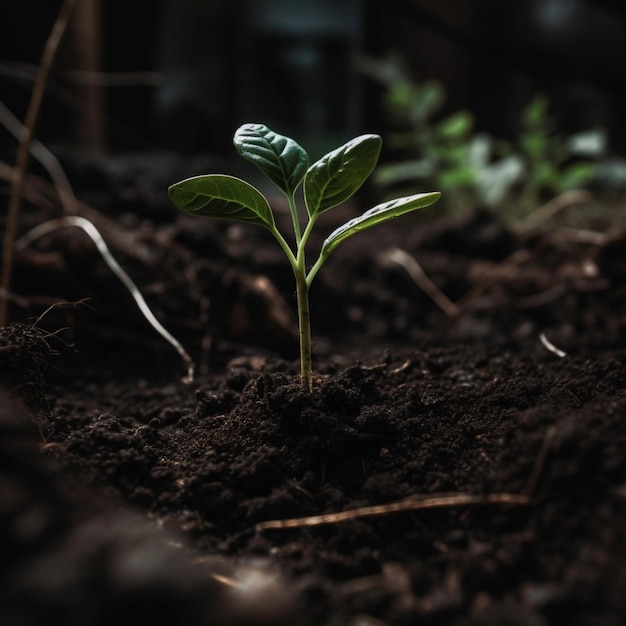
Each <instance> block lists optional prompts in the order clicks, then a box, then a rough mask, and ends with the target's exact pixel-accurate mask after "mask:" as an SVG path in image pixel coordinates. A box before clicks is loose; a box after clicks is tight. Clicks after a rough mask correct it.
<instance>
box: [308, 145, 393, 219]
mask: <svg viewBox="0 0 626 626" xmlns="http://www.w3.org/2000/svg"><path fill="white" fill-rule="evenodd" d="M381 145H382V140H381V138H380V137H379V136H378V135H361V136H360V137H355V138H354V139H352V140H351V141H348V143H346V144H344V145H343V146H341V147H340V148H337V149H336V150H333V151H332V152H329V153H328V154H327V155H326V156H323V157H322V158H321V159H320V160H319V161H317V162H315V163H313V165H311V167H310V168H309V170H308V171H307V173H306V176H305V177H304V198H305V201H306V206H307V210H308V212H309V216H310V217H316V216H317V215H319V214H320V213H322V212H323V211H327V210H328V209H332V208H333V207H335V206H337V205H338V204H341V203H342V202H344V201H345V200H347V199H348V198H349V197H350V196H351V195H352V194H354V193H355V192H356V190H357V189H358V188H359V187H360V186H361V185H362V184H363V183H364V182H365V179H366V178H367V177H368V176H369V175H370V174H371V173H372V170H373V169H374V167H375V166H376V162H377V161H378V156H379V155H380V148H381Z"/></svg>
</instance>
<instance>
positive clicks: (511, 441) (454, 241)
mask: <svg viewBox="0 0 626 626" xmlns="http://www.w3.org/2000/svg"><path fill="white" fill-rule="evenodd" d="M64 166H65V168H66V171H67V174H68V178H69V180H70V181H71V182H72V183H73V184H74V186H75V191H76V195H77V197H78V199H79V202H75V203H73V204H72V207H71V211H72V212H73V213H77V214H79V215H82V216H84V217H87V218H88V219H90V220H91V221H92V223H93V224H94V225H95V226H96V227H97V228H98V230H99V231H100V232H101V234H102V236H103V237H104V239H105V240H106V242H107V244H108V245H109V247H110V249H111V252H112V253H113V255H114V256H115V258H116V259H117V260H118V261H119V263H120V264H121V265H122V266H123V267H124V268H125V270H126V271H127V272H128V273H129V274H130V275H131V276H132V279H133V280H134V281H135V282H136V284H137V286H138V287H139V289H140V290H141V292H142V294H143V296H144V297H145V299H146V301H147V302H148V304H149V306H150V307H151V309H152V311H153V313H154V315H155V316H156V317H157V318H158V319H159V321H160V322H161V323H162V324H163V325H164V326H165V327H166V328H167V330H168V331H169V332H170V333H171V334H172V335H173V336H174V337H176V339H177V340H178V341H179V342H180V344H181V345H182V346H183V347H184V349H185V350H187V351H188V352H189V354H190V355H191V356H192V358H193V360H194V362H195V363H196V365H197V371H196V376H195V380H194V381H193V382H192V383H191V384H188V383H185V382H183V381H182V380H181V378H182V377H183V376H184V374H185V371H186V366H185V364H184V362H183V361H182V359H181V358H180V356H179V354H178V353H177V351H176V350H175V349H174V348H173V347H172V346H171V345H170V344H169V343H167V342H166V341H165V340H164V339H163V338H162V337H161V336H160V335H159V334H158V333H157V332H155V330H154V328H152V327H151V326H150V325H149V324H148V322H147V321H146V319H145V318H144V317H143V315H142V314H141V312H140V311H139V310H138V308H137V307H136V306H135V302H134V301H133V299H132V297H131V295H130V294H129V293H128V291H127V290H126V289H125V287H124V286H123V285H122V284H121V283H120V281H119V280H118V279H117V278H116V277H115V276H114V275H113V274H112V272H111V271H110V269H109V268H108V267H107V265H106V264H105V263H104V262H103V260H102V258H101V257H100V255H99V254H98V252H97V250H96V248H95V246H94V244H93V242H92V241H90V239H89V238H88V237H87V236H86V235H85V233H84V232H82V231H81V230H79V229H77V228H71V227H70V228H63V229H56V230H52V231H51V232H50V233H49V234H46V235H45V236H43V237H41V238H39V239H37V240H36V241H34V242H33V243H32V244H30V245H28V246H27V247H25V248H24V249H23V250H21V251H20V252H19V253H18V255H17V257H16V267H15V276H14V281H13V292H14V296H15V297H14V299H13V301H12V306H11V311H12V316H13V319H14V320H15V322H14V323H13V324H12V325H10V326H8V327H6V328H4V329H2V330H1V331H0V374H1V382H2V386H3V387H4V392H3V397H2V398H0V471H1V473H0V523H1V527H2V529H3V532H2V533H1V535H0V545H1V548H0V549H1V552H2V554H3V558H2V569H1V572H0V576H1V578H0V584H1V591H0V594H1V596H2V597H1V598H0V606H1V607H2V608H1V609H0V611H1V612H2V614H3V615H2V619H1V622H2V624H3V626H30V625H38V624H42V625H43V624H46V625H50V624H63V625H72V624H80V625H82V624H89V625H90V626H93V625H96V626H97V625H99V624H102V625H104V624H111V623H117V624H118V625H124V624H135V623H136V622H137V620H138V619H140V620H141V623H145V624H153V625H154V624H191V625H195V624H198V625H206V624H216V625H224V626H231V625H232V626H235V625H239V626H243V625H246V626H256V625H261V624H267V625H269V624H271V625H274V626H280V625H282V624H284V625H288V624H289V625H291V626H300V625H301V626H307V625H308V626H313V625H318V624H319V625H324V626H340V625H341V626H346V625H351V626H386V625H389V626H404V625H409V624H428V625H444V624H445V625H446V626H466V625H476V626H495V625H507V626H508V625H511V626H513V625H515V626H548V625H555V626H556V625H561V624H568V625H572V626H622V625H623V624H624V623H626V392H625V389H624V387H625V381H626V286H625V281H624V279H625V278H626V261H625V258H626V257H625V256H624V252H625V251H626V239H625V238H624V236H623V232H620V231H619V230H617V229H612V228H609V229H607V227H606V223H604V222H598V223H595V224H594V223H593V222H592V221H590V220H589V219H586V220H585V222H584V223H583V222H581V221H580V220H581V219H582V218H581V217H580V216H579V215H577V214H576V213H575V212H570V213H568V214H564V215H563V217H562V221H561V225H560V226H554V225H551V224H549V223H547V222H544V223H541V224H540V225H539V227H538V228H534V229H530V230H526V231H522V230H521V229H520V228H517V227H514V225H507V224H505V222H504V221H502V220H500V219H498V217H497V216H494V215H493V214H491V213H486V212H482V211H476V210H468V212H467V213H465V214H464V215H461V216H452V217H450V216H440V215H438V214H437V205H434V206H433V207H431V208H429V209H426V210H425V211H424V212H422V214H420V215H416V216H405V217H404V218H400V219H398V220H396V221H394V222H392V223H389V224H387V225H384V226H379V227H377V228H376V229H372V230H370V231H366V232H363V233H361V234H359V235H358V236H356V237H355V238H354V239H353V240H351V241H348V242H346V243H345V244H343V245H342V246H341V247H340V248H339V249H338V250H337V251H336V252H335V253H334V254H333V256H331V258H330V259H329V261H328V262H327V264H326V265H325V266H324V268H323V269H322V270H321V272H320V273H319V275H318V277H317V278H316V282H315V283H314V285H313V288H312V292H311V299H312V312H311V314H312V327H313V335H314V342H315V346H314V368H315V375H316V378H315V386H314V390H313V392H312V393H308V392H307V391H305V390H303V389H302V387H301V385H300V383H299V380H298V363H297V328H296V321H295V320H296V317H295V308H294V307H295V304H294V297H293V295H294V284H293V277H292V276H291V275H290V270H289V268H288V266H287V265H286V262H285V261H284V259H283V257H282V252H281V250H280V249H279V248H278V247H277V245H276V244H275V242H274V241H273V240H272V239H271V236H270V235H269V233H266V232H265V231H264V230H263V229H261V228H258V227H254V226H248V225H245V224H241V225H240V224H235V223H227V222H212V221H208V220H194V219H192V218H188V217H186V216H183V215H180V214H179V213H178V212H177V211H176V209H175V208H174V207H173V206H172V205H171V204H170V202H169V199H168V197H167V193H166V188H167V186H168V184H171V183H173V182H175V181H177V180H180V179H181V178H184V177H187V176H191V175H194V174H197V173H206V172H210V171H223V170H224V166H223V164H220V163H217V162H216V160H215V159H212V158H206V159H203V158H196V159H194V160H191V159H189V160H181V159H176V158H173V157H171V155H165V154H161V155H160V154H155V155H148V156H142V155H129V156H128V157H119V158H116V159H114V160H107V161H105V160H98V159H93V158H80V159H75V158H71V155H68V156H67V157H66V158H65V159H64ZM373 195H374V194H373V192H372V191H371V190H370V191H368V192H364V193H363V194H361V196H359V197H358V198H357V199H356V200H354V202H353V203H352V204H351V205H349V206H347V207H344V208H340V209H336V210H335V211H331V212H329V213H328V214H327V216H328V217H327V218H326V220H325V221H323V222H322V221H321V222H320V226H319V230H320V231H321V232H320V235H319V237H318V238H316V239H315V241H313V242H312V249H314V248H315V247H316V246H319V245H320V243H321V241H322V239H323V237H324V236H325V235H326V234H327V233H328V232H330V230H331V229H332V228H333V227H336V226H337V225H339V224H340V223H342V222H343V221H345V220H346V219H347V218H348V217H350V216H353V215H355V214H357V213H358V212H360V211H361V210H363V208H368V207H369V206H370V205H371V202H372V201H377V198H372V197H370V196H373ZM26 197H27V200H28V202H27V204H26V206H25V207H24V214H23V216H22V227H21V233H25V232H26V231H27V230H28V228H29V227H31V226H34V225H37V224H40V223H42V222H44V221H45V220H46V219H51V218H56V217H58V216H59V215H61V214H62V209H61V206H60V202H59V199H58V195H57V193H56V190H55V189H54V188H53V187H52V186H51V185H49V184H48V183H47V182H46V180H45V178H44V177H43V176H42V177H40V176H38V175H37V174H34V175H32V176H31V177H29V179H28V184H27V188H26ZM275 206H277V207H278V210H279V216H278V220H279V222H280V223H281V224H283V223H284V225H285V227H286V228H287V227H288V225H289V217H288V213H287V211H286V210H285V207H284V206H282V204H281V201H280V200H279V199H278V200H276V203H275ZM427 212H428V214H426V213H427ZM563 224H566V225H567V228H565V227H563ZM311 257H312V259H314V252H312V253H311ZM425 277H426V278H425ZM435 286H436V287H435ZM444 294H445V295H444ZM51 305H54V306H53V307H52V308H51V309H48V307H50V306H51Z"/></svg>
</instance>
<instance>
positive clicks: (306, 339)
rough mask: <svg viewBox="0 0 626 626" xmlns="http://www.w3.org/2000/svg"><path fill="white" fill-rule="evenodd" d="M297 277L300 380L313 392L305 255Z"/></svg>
mask: <svg viewBox="0 0 626 626" xmlns="http://www.w3.org/2000/svg"><path fill="white" fill-rule="evenodd" d="M295 275H296V294H297V298H298V328H299V330H300V378H301V380H302V386H303V387H304V388H305V389H308V391H309V392H312V391H313V359H312V355H311V317H310V313H309V285H308V283H307V280H306V272H305V268H304V255H302V254H301V255H299V263H298V268H297V269H296V271H295Z"/></svg>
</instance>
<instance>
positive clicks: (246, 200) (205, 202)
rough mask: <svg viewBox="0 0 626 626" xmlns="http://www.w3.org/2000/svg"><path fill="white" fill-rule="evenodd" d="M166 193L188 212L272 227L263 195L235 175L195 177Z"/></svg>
mask: <svg viewBox="0 0 626 626" xmlns="http://www.w3.org/2000/svg"><path fill="white" fill-rule="evenodd" d="M168 192H169V194H170V198H171V199H172V201H173V202H174V204H175V205H176V206H177V207H178V208H179V209H180V210H181V211H182V212H183V213H187V214H188V215H194V216H199V217H215V218H226V219H231V220H238V221H240V222H248V223H252V224H259V225H260V226H265V227H266V228H269V229H270V230H273V229H274V228H275V226H274V216H273V214H272V209H271V208H270V205H269V204H268V202H267V200H266V199H265V196H263V194H262V193H261V192H260V191H259V190H258V189H256V188H255V187H253V186H252V185H250V184H249V183H247V182H245V181H243V180H241V179H240V178H236V177H234V176H226V175H224V174H208V175H206V176H194V177H193V178H187V179H185V180H182V181H180V182H178V183H175V184H174V185H172V186H171V187H170V188H169V189H168Z"/></svg>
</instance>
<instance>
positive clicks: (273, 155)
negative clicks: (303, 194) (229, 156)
mask: <svg viewBox="0 0 626 626" xmlns="http://www.w3.org/2000/svg"><path fill="white" fill-rule="evenodd" d="M233 143H234V144H235V148H237V151H238V152H239V154H240V155H241V156H242V157H244V159H248V161H251V162H252V163H254V164H255V165H256V166H257V167H258V168H260V169H261V171H262V172H263V173H264V174H265V175H266V176H267V177H268V178H269V179H270V180H271V181H272V182H273V183H275V184H276V185H278V187H279V188H280V189H282V191H284V192H285V193H286V194H287V195H291V194H293V192H294V191H295V190H296V189H297V187H298V185H299V184H300V183H301V182H302V179H303V178H304V175H305V174H306V171H307V168H308V167H309V156H308V155H307V153H306V152H305V151H304V149H303V148H301V147H300V145H298V144H297V143H296V142H295V141H294V140H293V139H290V138H289V137H284V136H283V135H279V134H278V133H275V132H274V131H272V130H270V129H269V128H268V127H267V126H265V125H264V124H244V125H243V126H240V127H239V128H238V129H237V131H236V132H235V137H234V139H233Z"/></svg>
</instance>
